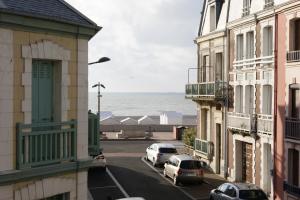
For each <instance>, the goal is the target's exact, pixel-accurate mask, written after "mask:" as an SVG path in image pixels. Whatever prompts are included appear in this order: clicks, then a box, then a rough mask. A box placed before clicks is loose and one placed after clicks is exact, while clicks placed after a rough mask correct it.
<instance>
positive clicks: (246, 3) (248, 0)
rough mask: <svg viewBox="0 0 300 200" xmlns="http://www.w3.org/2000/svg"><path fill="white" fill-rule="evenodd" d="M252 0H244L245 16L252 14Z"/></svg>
mask: <svg viewBox="0 0 300 200" xmlns="http://www.w3.org/2000/svg"><path fill="white" fill-rule="evenodd" d="M250 5H251V0H243V16H247V15H249V14H250Z"/></svg>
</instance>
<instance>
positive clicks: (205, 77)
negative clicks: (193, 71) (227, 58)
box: [201, 56, 211, 82]
mask: <svg viewBox="0 0 300 200" xmlns="http://www.w3.org/2000/svg"><path fill="white" fill-rule="evenodd" d="M210 71H211V70H210V67H209V56H203V66H202V69H201V74H202V76H201V77H202V78H201V81H202V82H209V81H210V74H211V73H210Z"/></svg>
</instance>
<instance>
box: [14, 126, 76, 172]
mask: <svg viewBox="0 0 300 200" xmlns="http://www.w3.org/2000/svg"><path fill="white" fill-rule="evenodd" d="M76 127H77V126H76V121H75V120H71V121H67V122H51V123H40V124H22V123H18V124H17V169H24V168H34V167H39V166H44V165H51V164H56V163H60V162H65V161H74V160H76V155H77V154H76V153H77V152H76V147H77V128H76Z"/></svg>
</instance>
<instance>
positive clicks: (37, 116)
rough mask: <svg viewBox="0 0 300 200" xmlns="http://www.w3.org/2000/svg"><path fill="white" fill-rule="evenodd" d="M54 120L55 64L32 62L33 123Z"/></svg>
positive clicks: (39, 61) (40, 61)
mask: <svg viewBox="0 0 300 200" xmlns="http://www.w3.org/2000/svg"><path fill="white" fill-rule="evenodd" d="M51 121H53V64H52V62H51V61H42V60H34V61H33V62H32V123H44V122H51Z"/></svg>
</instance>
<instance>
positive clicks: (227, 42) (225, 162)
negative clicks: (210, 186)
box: [223, 0, 231, 179]
mask: <svg viewBox="0 0 300 200" xmlns="http://www.w3.org/2000/svg"><path fill="white" fill-rule="evenodd" d="M230 2H231V0H228V5H227V16H226V24H227V23H228V19H229V11H230ZM225 37H226V38H227V40H226V45H227V46H226V47H227V49H226V51H225V54H226V55H225V58H226V59H227V62H226V65H225V66H224V69H225V70H223V73H226V74H224V75H223V77H224V78H225V77H226V82H225V84H226V88H225V102H224V105H225V108H224V178H225V179H227V178H228V146H229V145H228V132H227V115H228V114H227V113H228V89H229V87H228V86H229V73H228V69H229V65H230V59H229V55H230V53H229V52H230V32H229V30H228V28H227V27H226V35H225ZM223 80H224V79H223Z"/></svg>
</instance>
